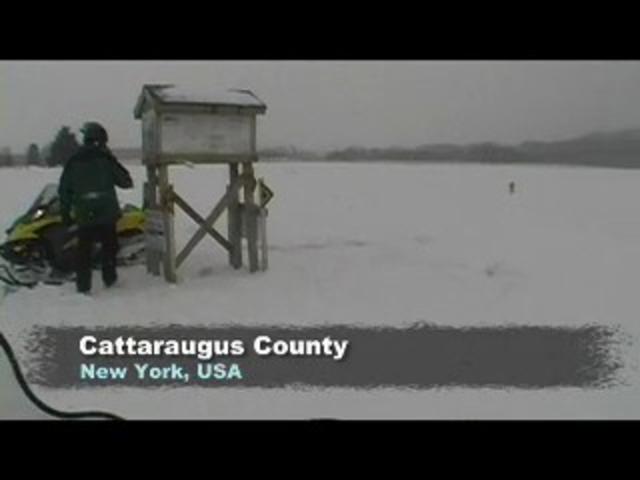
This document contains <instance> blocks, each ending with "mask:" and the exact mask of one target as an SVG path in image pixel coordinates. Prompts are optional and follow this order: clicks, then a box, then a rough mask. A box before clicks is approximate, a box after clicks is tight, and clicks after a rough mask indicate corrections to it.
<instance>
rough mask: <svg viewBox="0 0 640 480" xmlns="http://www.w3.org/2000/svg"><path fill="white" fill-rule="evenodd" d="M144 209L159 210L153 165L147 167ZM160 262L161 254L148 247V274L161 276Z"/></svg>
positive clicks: (156, 180)
mask: <svg viewBox="0 0 640 480" xmlns="http://www.w3.org/2000/svg"><path fill="white" fill-rule="evenodd" d="M142 208H143V209H145V210H156V209H157V208H158V175H157V173H156V169H155V167H154V166H152V165H147V183H146V184H145V186H144V189H143V200H142ZM160 260H161V256H160V253H159V252H158V251H156V250H153V249H151V248H149V245H147V250H146V263H147V272H149V273H151V274H152V275H156V276H157V275H160Z"/></svg>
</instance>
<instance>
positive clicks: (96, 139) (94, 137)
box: [80, 122, 109, 145]
mask: <svg viewBox="0 0 640 480" xmlns="http://www.w3.org/2000/svg"><path fill="white" fill-rule="evenodd" d="M80 131H81V132H82V135H83V138H84V143H85V144H91V143H98V144H100V145H105V144H106V143H107V142H108V141H109V136H108V135H107V131H106V130H105V128H104V127H103V126H102V125H100V124H99V123H98V122H87V123H85V124H84V125H83V127H82V128H81V129H80Z"/></svg>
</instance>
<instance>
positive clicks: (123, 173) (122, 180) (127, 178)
mask: <svg viewBox="0 0 640 480" xmlns="http://www.w3.org/2000/svg"><path fill="white" fill-rule="evenodd" d="M111 167H112V171H113V179H114V183H115V184H116V185H117V186H118V187H120V188H133V179H132V178H131V174H130V173H129V171H128V170H127V169H126V168H125V167H124V166H123V165H122V164H121V163H120V162H119V161H118V159H117V158H116V157H115V156H113V155H111Z"/></svg>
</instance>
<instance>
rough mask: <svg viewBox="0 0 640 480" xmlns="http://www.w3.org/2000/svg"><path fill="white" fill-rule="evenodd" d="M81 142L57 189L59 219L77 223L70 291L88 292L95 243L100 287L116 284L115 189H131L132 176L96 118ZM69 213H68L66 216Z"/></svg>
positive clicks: (117, 205)
mask: <svg viewBox="0 0 640 480" xmlns="http://www.w3.org/2000/svg"><path fill="white" fill-rule="evenodd" d="M81 132H82V134H83V145H82V146H81V147H80V149H79V150H78V151H77V152H76V153H75V154H74V155H73V156H71V158H69V160H68V161H67V163H66V164H65V167H64V170H63V172H62V176H61V177H60V184H59V186H58V193H59V195H60V205H61V213H62V221H63V222H64V223H65V224H66V225H71V224H72V223H73V222H74V220H75V223H76V224H77V225H78V250H77V257H76V265H75V270H76V289H77V291H78V292H79V293H85V294H88V293H89V292H90V291H91V277H92V251H93V248H94V245H95V244H96V243H100V245H101V247H102V248H101V253H102V257H101V263H102V265H101V266H102V281H103V283H104V285H105V287H107V288H108V287H111V286H112V285H114V284H115V283H116V280H117V279H118V274H117V271H116V255H117V253H118V237H117V233H116V223H117V221H118V219H119V218H120V216H121V215H122V212H121V211H120V203H119V202H118V196H117V195H116V189H115V187H116V186H117V187H120V188H132V187H133V180H132V179H131V175H130V174H129V172H128V171H127V169H126V168H125V167H123V166H122V164H120V162H118V160H117V159H116V157H115V156H114V155H113V153H111V151H110V150H109V148H108V147H107V142H108V140H109V138H108V135H107V131H106V130H105V129H104V127H103V126H102V125H100V124H99V123H96V122H88V123H85V125H84V127H83V128H82V129H81ZM72 216H73V217H72Z"/></svg>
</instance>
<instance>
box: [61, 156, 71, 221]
mask: <svg viewBox="0 0 640 480" xmlns="http://www.w3.org/2000/svg"><path fill="white" fill-rule="evenodd" d="M71 168H72V167H71V165H70V162H67V165H65V167H64V169H63V170H62V175H61V176H60V182H59V183H58V196H59V197H60V215H61V216H62V221H63V223H65V224H68V223H71V204H72V202H73V188H72V185H71V173H70V170H71Z"/></svg>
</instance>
